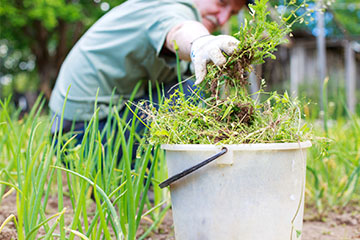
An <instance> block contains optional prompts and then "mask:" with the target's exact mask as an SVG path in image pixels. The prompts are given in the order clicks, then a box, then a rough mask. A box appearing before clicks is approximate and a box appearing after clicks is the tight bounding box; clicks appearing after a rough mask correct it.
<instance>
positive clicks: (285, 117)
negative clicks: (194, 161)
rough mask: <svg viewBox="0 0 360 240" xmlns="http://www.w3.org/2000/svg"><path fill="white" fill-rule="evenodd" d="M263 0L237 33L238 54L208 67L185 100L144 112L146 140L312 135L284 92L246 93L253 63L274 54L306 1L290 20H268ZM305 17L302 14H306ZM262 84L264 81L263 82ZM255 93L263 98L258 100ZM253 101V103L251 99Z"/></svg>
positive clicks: (291, 138)
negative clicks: (147, 123) (148, 122)
mask: <svg viewBox="0 0 360 240" xmlns="http://www.w3.org/2000/svg"><path fill="white" fill-rule="evenodd" d="M267 4H268V1H267V0H257V1H255V4H254V5H251V9H252V14H251V19H250V20H245V22H244V24H243V25H242V26H241V27H240V31H239V32H238V33H237V34H235V36H236V37H237V38H238V39H239V45H238V48H237V50H236V51H235V52H234V53H233V54H232V55H231V56H226V55H225V54H224V55H225V56H226V57H227V62H226V64H225V65H224V66H223V67H218V66H215V65H212V64H209V65H208V68H207V70H208V73H207V75H206V77H205V81H203V83H202V84H201V86H200V87H199V89H198V90H197V91H194V92H193V95H192V96H191V97H189V98H187V99H186V100H185V98H184V96H183V94H182V92H176V93H175V94H174V95H173V96H171V97H170V98H169V99H167V100H165V101H164V103H163V104H162V105H160V106H159V107H158V109H156V108H155V107H150V108H147V107H146V104H144V105H143V106H142V109H143V110H144V111H145V112H147V113H148V116H149V118H150V120H151V128H150V141H151V142H152V143H169V144H214V143H218V144H240V143H260V142H261V143H268V142H297V141H304V140H307V139H309V138H310V137H311V135H310V134H309V132H310V128H309V127H307V126H306V124H304V123H302V122H301V120H302V114H301V111H300V108H299V103H298V101H297V100H296V99H291V98H290V97H289V95H288V94H287V93H285V94H284V95H279V94H278V93H276V92H273V93H265V92H264V91H263V90H260V91H259V92H258V93H256V94H257V95H258V96H257V98H255V96H256V95H253V96H251V95H249V94H248V92H247V86H248V81H247V79H248V76H249V73H250V72H251V71H252V66H253V65H254V64H259V63H262V62H264V59H265V58H268V57H271V58H275V56H274V55H273V54H272V53H273V52H274V51H276V46H277V45H279V44H281V43H285V42H287V39H286V36H287V35H288V34H289V33H290V32H291V26H292V25H293V23H294V22H297V21H301V20H302V16H296V13H295V12H296V11H297V10H298V9H299V8H301V7H305V6H306V3H302V5H296V2H295V1H291V2H290V3H289V6H292V7H293V8H294V9H293V10H292V11H290V15H288V16H285V15H284V16H280V19H279V21H274V20H272V19H270V17H269V14H270V12H269V11H268V9H267ZM304 14H305V13H304ZM263 81H264V80H263ZM259 95H263V96H265V101H263V102H260V100H259V99H260V98H259ZM254 98H255V99H254Z"/></svg>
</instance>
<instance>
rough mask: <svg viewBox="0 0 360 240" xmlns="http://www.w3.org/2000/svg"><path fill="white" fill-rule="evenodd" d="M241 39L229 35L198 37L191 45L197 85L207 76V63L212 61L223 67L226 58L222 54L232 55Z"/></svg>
mask: <svg viewBox="0 0 360 240" xmlns="http://www.w3.org/2000/svg"><path fill="white" fill-rule="evenodd" d="M238 44H239V41H238V40H237V39H236V38H234V37H231V36H228V35H219V36H213V35H207V36H203V37H200V38H198V39H196V40H195V41H194V42H193V43H192V46H191V53H190V57H191V61H192V62H193V64H194V68H195V76H196V81H195V85H198V84H200V83H201V82H202V81H203V80H204V79H205V76H206V73H207V69H206V64H207V63H209V62H210V61H212V62H213V63H214V64H215V65H217V66H219V67H221V66H223V65H224V64H225V63H226V58H225V57H224V55H223V54H222V52H225V53H226V54H227V55H231V54H232V53H233V52H234V51H235V49H236V48H237V47H238Z"/></svg>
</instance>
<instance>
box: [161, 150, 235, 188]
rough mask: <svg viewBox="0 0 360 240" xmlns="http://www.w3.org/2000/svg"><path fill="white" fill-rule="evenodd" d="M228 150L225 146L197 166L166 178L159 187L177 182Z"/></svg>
mask: <svg viewBox="0 0 360 240" xmlns="http://www.w3.org/2000/svg"><path fill="white" fill-rule="evenodd" d="M227 151H228V149H227V148H226V147H223V148H222V149H221V151H220V152H219V153H217V154H215V155H213V156H211V157H209V158H208V159H206V160H204V161H202V162H201V163H198V164H197V165H195V166H192V167H190V168H188V169H185V170H184V171H182V172H180V173H178V174H176V175H174V176H172V177H170V178H168V179H166V180H165V181H163V182H162V183H160V184H159V187H160V188H164V187H167V186H169V185H170V184H172V183H173V182H175V181H177V180H179V179H181V178H183V177H185V176H186V175H189V174H190V173H192V172H194V171H196V170H198V169H199V168H202V167H203V166H205V165H207V164H209V163H211V162H212V161H214V160H215V159H217V158H218V157H220V156H222V155H224V154H225V153H227Z"/></svg>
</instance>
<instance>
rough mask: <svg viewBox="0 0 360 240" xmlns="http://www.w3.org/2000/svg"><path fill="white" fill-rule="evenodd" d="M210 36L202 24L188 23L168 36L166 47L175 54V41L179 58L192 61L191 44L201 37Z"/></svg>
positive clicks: (176, 27)
mask: <svg viewBox="0 0 360 240" xmlns="http://www.w3.org/2000/svg"><path fill="white" fill-rule="evenodd" d="M206 35H210V33H209V31H208V30H207V29H206V28H205V27H204V25H202V24H201V23H200V22H196V21H188V22H184V23H182V24H180V25H177V26H175V27H174V28H172V29H171V30H170V32H169V33H168V34H167V36H166V42H165V47H166V48H167V49H169V50H170V51H172V52H174V53H175V48H174V41H176V44H177V45H178V46H179V57H180V59H182V60H185V61H190V60H191V58H190V51H191V44H192V42H193V41H194V40H196V39H198V38H199V37H202V36H206Z"/></svg>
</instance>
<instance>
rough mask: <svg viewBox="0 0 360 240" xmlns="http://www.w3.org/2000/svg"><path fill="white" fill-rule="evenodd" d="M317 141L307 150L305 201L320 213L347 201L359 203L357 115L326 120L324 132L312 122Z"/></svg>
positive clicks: (359, 176) (359, 151)
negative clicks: (326, 126)
mask: <svg viewBox="0 0 360 240" xmlns="http://www.w3.org/2000/svg"><path fill="white" fill-rule="evenodd" d="M314 131H315V135H316V136H317V137H318V140H317V141H314V142H313V147H312V148H311V149H310V151H309V153H308V163H307V166H308V167H307V170H308V171H307V192H306V193H307V198H306V199H307V202H308V203H310V204H313V205H315V206H316V208H317V210H318V213H319V214H320V215H322V214H323V213H326V212H327V211H328V210H330V209H334V208H342V207H344V206H346V205H347V204H349V203H357V204H359V203H360V184H359V182H360V118H359V116H357V115H353V116H352V117H351V118H350V119H346V118H340V119H337V120H332V121H329V122H328V130H327V132H326V131H325V130H324V128H323V123H321V122H320V121H318V122H314Z"/></svg>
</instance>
